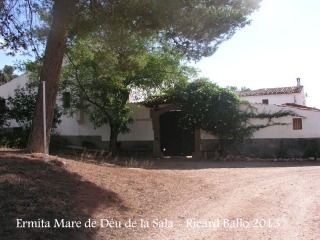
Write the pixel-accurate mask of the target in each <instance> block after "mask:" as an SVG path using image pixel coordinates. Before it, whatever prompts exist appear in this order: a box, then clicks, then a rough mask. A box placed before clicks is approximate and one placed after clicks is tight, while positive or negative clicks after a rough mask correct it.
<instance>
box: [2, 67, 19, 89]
mask: <svg viewBox="0 0 320 240" xmlns="http://www.w3.org/2000/svg"><path fill="white" fill-rule="evenodd" d="M14 70H15V68H14V67H13V66H9V65H5V66H4V67H3V69H2V70H0V85H2V84H4V83H7V82H9V81H10V80H12V79H14V78H16V77H18V75H16V74H14Z"/></svg>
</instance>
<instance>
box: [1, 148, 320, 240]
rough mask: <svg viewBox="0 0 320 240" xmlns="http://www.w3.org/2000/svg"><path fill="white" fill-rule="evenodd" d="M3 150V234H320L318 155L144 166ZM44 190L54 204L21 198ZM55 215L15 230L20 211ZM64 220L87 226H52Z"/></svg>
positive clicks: (226, 236)
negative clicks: (302, 159) (45, 224)
mask: <svg viewBox="0 0 320 240" xmlns="http://www.w3.org/2000/svg"><path fill="white" fill-rule="evenodd" d="M0 154H1V155H0V187H1V186H2V187H1V188H0V193H1V195H0V198H1V203H0V207H1V213H2V215H1V216H0V224H1V226H2V228H0V238H1V239H13V238H12V236H14V239H35V238H33V237H34V236H38V235H37V234H41V236H44V235H43V234H48V237H47V238H46V239H55V238H54V236H57V235H56V234H57V233H59V232H60V231H65V233H64V235H58V236H59V239H72V237H76V239H150V240H151V239H159V240H160V239H192V240H195V239H219V240H220V239H290V240H291V239H293V240H294V239H307V240H311V239H314V240H315V239H320V163H319V162H313V161H306V162H299V161H292V162H271V161H263V162H257V161H251V162H250V161H230V160H229V161H217V162H214V161H209V160H207V161H198V160H194V159H158V160H153V159H152V161H154V162H153V165H152V167H151V168H150V169H143V168H128V167H117V166H114V165H112V164H106V163H99V164H91V163H84V162H79V161H73V160H68V159H63V158H58V157H53V156H51V157H50V159H51V160H54V163H57V164H56V165H48V164H44V163H43V161H42V160H41V156H39V155H30V154H25V153H23V152H19V151H11V150H10V151H9V150H2V151H1V152H0ZM140 161H142V160H140ZM29 162H30V164H26V163H29ZM31 163H32V164H31ZM142 165H143V164H142ZM148 166H149V165H148ZM18 179H19V181H18ZM23 179H24V180H23ZM22 181H23V184H24V185H23V186H24V187H23V188H18V186H20V185H21V183H22ZM31 181H33V182H34V181H36V182H37V183H39V184H40V185H41V184H44V185H43V188H41V189H37V188H38V187H39V184H36V186H34V185H32V186H31V185H30V184H31ZM53 183H54V184H53ZM19 184H20V185H19ZM5 187H6V188H5ZM9 187H10V188H9ZM13 188H17V189H19V191H20V192H19V194H16V195H15V192H10V191H11V190H10V189H13ZM26 189H27V190H26ZM1 190H2V191H1ZM21 191H23V192H22V193H21ZM46 191H48V192H46ZM9 192H10V194H9ZM30 192H32V193H33V194H32V196H31V195H30V194H29V193H30ZM35 192H37V195H36V194H34V193H35ZM41 193H43V194H47V195H48V198H47V199H46V203H47V208H45V209H39V208H38V209H36V208H35V206H33V205H32V207H30V203H28V204H29V205H28V204H26V203H25V202H24V203H23V204H22V203H21V201H22V199H24V198H25V197H24V196H29V197H30V198H33V200H32V201H33V202H37V206H39V201H40V200H41V199H42V198H43V195H42V194H41ZM52 193H54V194H52ZM21 194H23V195H21ZM50 194H51V195H50ZM48 199H49V200H50V201H48ZM62 199H63V201H62ZM66 199H67V200H66ZM30 201H31V200H30ZM5 202H15V203H16V204H13V205H14V206H11V205H8V204H7V205H6V204H5ZM8 206H10V207H11V210H10V211H9V210H7V209H8ZM35 212H37V215H36V214H35ZM41 214H43V215H41ZM50 214H51V215H52V214H53V215H54V217H52V218H51V219H50V221H51V222H50V223H52V224H51V226H50V228H46V229H44V228H36V229H33V231H31V230H30V231H28V227H26V228H17V227H16V225H17V222H16V219H17V218H22V219H27V220H30V221H32V220H37V219H39V218H43V219H45V218H48V219H49V217H48V216H49V215H50ZM51 215H50V216H51ZM33 218H35V219H33ZM61 219H64V220H65V221H67V220H70V221H74V220H78V221H79V222H80V225H81V226H79V227H73V228H71V229H66V226H65V227H64V228H63V229H62V226H61V225H59V226H58V227H56V228H55V229H53V227H54V224H53V222H54V221H55V220H56V221H60V223H61ZM50 229H51V230H56V232H52V234H51V235H50V233H48V232H49V231H50ZM70 231H72V233H70ZM39 232H40V233H39ZM63 236H65V238H64V237H63ZM74 239H75V238H74Z"/></svg>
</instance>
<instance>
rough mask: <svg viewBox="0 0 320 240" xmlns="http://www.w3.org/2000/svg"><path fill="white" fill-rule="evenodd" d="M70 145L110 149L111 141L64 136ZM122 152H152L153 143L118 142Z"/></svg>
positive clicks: (89, 137)
mask: <svg viewBox="0 0 320 240" xmlns="http://www.w3.org/2000/svg"><path fill="white" fill-rule="evenodd" d="M62 138H63V139H65V140H66V141H67V142H68V144H69V145H75V146H79V147H86V148H94V149H104V150H108V149H109V141H102V138H101V136H62ZM118 144H119V149H120V151H121V150H123V151H139V150H141V151H143V150H144V151H148V152H150V153H151V152H152V146H153V141H118Z"/></svg>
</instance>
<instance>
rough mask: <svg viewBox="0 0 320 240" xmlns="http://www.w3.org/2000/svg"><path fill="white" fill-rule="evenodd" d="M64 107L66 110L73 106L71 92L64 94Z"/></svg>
mask: <svg viewBox="0 0 320 240" xmlns="http://www.w3.org/2000/svg"><path fill="white" fill-rule="evenodd" d="M62 105H63V107H64V108H69V107H70V105H71V94H70V93H69V92H64V93H63V94H62Z"/></svg>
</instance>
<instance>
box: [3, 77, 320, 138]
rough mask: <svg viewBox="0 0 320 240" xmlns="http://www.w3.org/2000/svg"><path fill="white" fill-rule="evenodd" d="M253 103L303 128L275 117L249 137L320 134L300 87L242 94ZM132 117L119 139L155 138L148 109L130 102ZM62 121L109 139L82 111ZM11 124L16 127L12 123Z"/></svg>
mask: <svg viewBox="0 0 320 240" xmlns="http://www.w3.org/2000/svg"><path fill="white" fill-rule="evenodd" d="M27 81H28V75H27V74H24V75H22V76H20V77H18V78H16V79H14V80H12V81H10V82H8V83H6V84H4V85H2V86H0V97H2V98H4V99H7V98H8V96H9V95H13V93H14V89H16V88H17V86H19V85H20V86H21V87H23V86H24V85H25V84H26V83H27ZM243 98H244V99H247V100H248V101H249V102H251V103H256V102H258V103H260V104H253V106H254V107H256V108H257V109H258V111H259V112H276V111H279V110H292V111H294V112H295V113H297V114H298V115H301V116H303V117H304V118H303V119H302V129H300V130H293V124H292V121H293V118H296V117H292V116H287V117H284V118H281V119H276V120H275V121H281V122H283V123H286V124H287V125H281V126H271V127H267V128H264V129H260V130H259V131H256V132H255V133H254V134H253V136H252V139H281V138H287V139H297V138H320V110H318V109H312V108H308V107H303V106H299V105H303V104H302V101H304V92H303V90H302V91H300V92H299V93H292V94H278V95H277V94H276V95H266V96H264V95H262V96H250V97H243ZM265 98H268V99H269V104H268V105H266V104H261V102H262V99H265ZM284 103H295V104H297V105H295V104H292V106H288V105H284ZM129 106H130V108H131V109H132V117H133V119H134V123H133V124H132V125H129V128H130V129H131V132H130V133H128V134H124V135H122V134H120V135H119V137H118V140H119V141H151V142H152V141H154V140H155V137H154V136H155V133H154V126H153V125H152V124H153V123H152V119H151V117H150V109H149V108H146V107H143V106H139V105H138V104H135V103H131V104H130V105H129ZM61 120H62V122H61V124H60V125H58V128H57V131H58V132H59V133H60V134H61V135H62V136H71V137H77V136H97V137H101V141H108V140H109V136H110V127H109V126H108V125H105V126H102V127H99V128H96V129H95V128H94V127H93V124H92V123H91V122H90V121H89V119H88V116H87V115H86V114H83V113H81V112H78V113H76V114H73V116H66V115H64V116H62V118H61ZM261 121H262V120H253V123H259V122H261ZM11 127H15V125H14V123H13V124H11ZM200 138H201V139H215V138H214V136H211V135H209V134H206V133H205V132H201V135H200Z"/></svg>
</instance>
